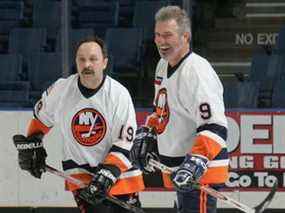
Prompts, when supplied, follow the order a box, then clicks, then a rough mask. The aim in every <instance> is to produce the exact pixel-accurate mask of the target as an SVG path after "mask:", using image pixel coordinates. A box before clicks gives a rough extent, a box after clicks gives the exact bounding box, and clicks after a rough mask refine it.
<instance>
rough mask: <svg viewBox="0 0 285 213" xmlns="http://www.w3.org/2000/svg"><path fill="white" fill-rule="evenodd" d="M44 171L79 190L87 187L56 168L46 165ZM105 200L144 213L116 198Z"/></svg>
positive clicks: (109, 197)
mask: <svg viewBox="0 0 285 213" xmlns="http://www.w3.org/2000/svg"><path fill="white" fill-rule="evenodd" d="M46 171H47V172H49V173H51V174H54V175H56V176H58V177H61V178H63V179H65V180H66V181H69V182H70V183H73V184H75V185H77V186H79V187H80V188H84V187H87V185H86V184H85V183H84V182H82V181H81V180H79V179H76V178H74V177H72V176H69V175H67V174H65V173H64V172H62V171H59V170H57V169H56V168H53V167H51V166H49V165H46ZM106 200H108V201H110V202H112V203H115V204H117V205H118V206H121V207H122V208H124V209H126V210H128V211H131V212H134V213H144V211H143V209H141V208H139V207H136V206H133V205H131V204H128V203H126V202H123V201H121V200H119V199H118V198H116V197H113V196H109V195H108V196H106Z"/></svg>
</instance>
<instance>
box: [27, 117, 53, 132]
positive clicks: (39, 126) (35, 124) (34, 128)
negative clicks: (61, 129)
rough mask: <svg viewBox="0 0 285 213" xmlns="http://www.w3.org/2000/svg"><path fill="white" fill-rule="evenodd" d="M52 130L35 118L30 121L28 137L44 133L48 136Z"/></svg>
mask: <svg viewBox="0 0 285 213" xmlns="http://www.w3.org/2000/svg"><path fill="white" fill-rule="evenodd" d="M50 129H51V128H49V127H47V126H46V125H44V124H43V123H42V122H41V121H40V120H38V119H35V118H33V119H32V120H31V121H30V124H29V127H28V132H27V136H30V135H33V134H36V133H44V134H47V133H48V132H49V130H50Z"/></svg>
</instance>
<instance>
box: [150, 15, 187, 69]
mask: <svg viewBox="0 0 285 213" xmlns="http://www.w3.org/2000/svg"><path fill="white" fill-rule="evenodd" d="M189 37H190V34H189V33H188V32H184V33H179V27H178V25H177V23H176V21H175V20H174V19H170V20H167V21H158V22H156V24H155V38H154V42H155V44H156V46H157V49H158V52H159V54H160V56H161V57H162V58H163V59H165V60H167V61H168V62H169V64H170V65H171V66H174V65H176V64H177V63H178V62H179V61H180V59H181V58H183V56H184V55H185V54H186V53H187V52H188V51H189Z"/></svg>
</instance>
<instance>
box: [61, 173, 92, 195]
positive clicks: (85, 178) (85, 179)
mask: <svg viewBox="0 0 285 213" xmlns="http://www.w3.org/2000/svg"><path fill="white" fill-rule="evenodd" d="M70 176H71V177H74V178H76V179H78V180H81V181H82V182H84V183H85V184H86V186H87V185H88V184H89V183H90V182H91V180H92V175H90V174H86V173H80V174H72V175H70ZM79 188H80V187H79V186H77V185H76V184H73V183H70V182H68V181H65V189H66V190H68V191H74V190H77V189H79Z"/></svg>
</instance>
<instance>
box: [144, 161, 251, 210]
mask: <svg viewBox="0 0 285 213" xmlns="http://www.w3.org/2000/svg"><path fill="white" fill-rule="evenodd" d="M149 165H150V166H153V167H154V168H156V169H159V170H160V171H162V172H164V173H172V172H174V169H172V168H170V167H168V166H166V165H164V164H162V163H160V162H159V161H156V160H154V159H150V161H149ZM197 186H198V188H199V189H200V190H201V191H204V192H206V193H207V194H209V195H211V196H213V197H215V198H217V199H219V200H221V201H223V202H224V203H226V204H229V205H231V206H233V207H235V208H237V209H239V210H241V211H243V212H246V213H255V212H256V210H255V209H253V208H251V207H249V206H247V205H245V204H243V203H240V202H238V201H236V200H234V199H232V198H230V197H228V196H226V195H224V194H223V193H221V192H219V191H217V190H215V189H213V188H211V187H207V186H203V185H199V184H197Z"/></svg>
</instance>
